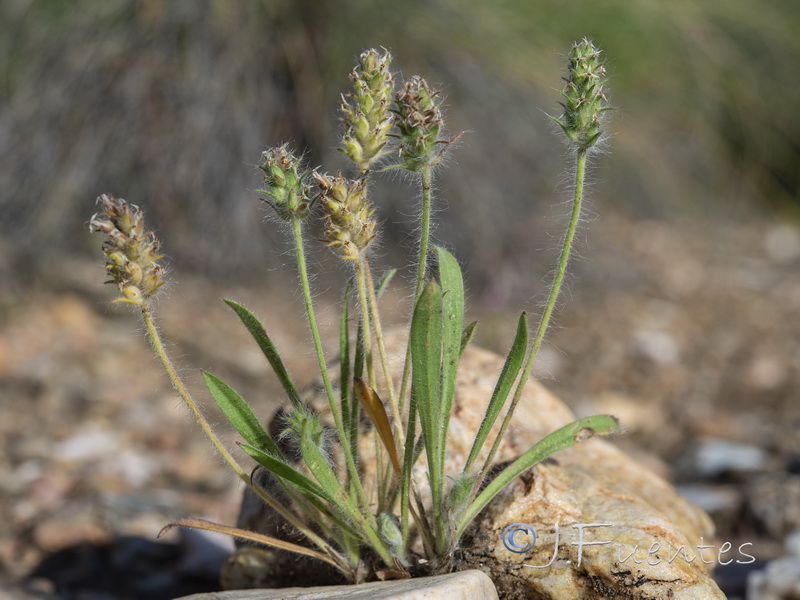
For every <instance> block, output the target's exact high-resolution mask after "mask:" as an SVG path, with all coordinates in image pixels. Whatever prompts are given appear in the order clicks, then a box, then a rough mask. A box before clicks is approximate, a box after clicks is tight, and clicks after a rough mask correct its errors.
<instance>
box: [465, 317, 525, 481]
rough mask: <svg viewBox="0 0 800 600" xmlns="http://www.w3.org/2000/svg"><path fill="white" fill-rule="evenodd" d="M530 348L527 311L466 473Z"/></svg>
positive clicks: (475, 443)
mask: <svg viewBox="0 0 800 600" xmlns="http://www.w3.org/2000/svg"><path fill="white" fill-rule="evenodd" d="M527 349H528V318H527V315H526V314H525V313H522V314H521V315H520V316H519V322H518V323H517V333H516V335H515V336H514V342H513V343H512V344H511V350H509V352H508V356H506V361H505V363H504V364H503V370H502V371H501V372H500V377H498V378H497V385H495V388H494V392H492V399H491V400H489V405H488V406H487V407H486V414H485V415H484V417H483V421H482V422H481V426H480V428H479V429H478V435H477V437H476V438H475V441H474V442H473V443H472V449H471V450H470V451H469V457H468V458H467V462H466V464H465V465H464V473H469V470H470V467H471V466H472V463H474V462H475V459H476V458H478V454H479V453H480V451H481V448H483V445H484V444H485V443H486V438H487V437H489V432H490V431H491V429H492V425H494V422H495V421H496V420H497V416H498V415H499V414H500V411H501V410H502V408H503V406H504V405H505V403H506V400H507V399H508V394H509V393H510V392H511V388H512V387H513V385H514V382H515V381H516V380H517V376H518V375H519V371H520V369H521V368H522V362H523V361H524V360H525V352H526V351H527Z"/></svg>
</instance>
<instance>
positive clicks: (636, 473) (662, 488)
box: [228, 339, 731, 600]
mask: <svg viewBox="0 0 800 600" xmlns="http://www.w3.org/2000/svg"><path fill="white" fill-rule="evenodd" d="M403 347H404V343H403V341H402V340H397V339H394V340H393V341H392V343H391V344H390V353H391V354H392V355H393V356H395V357H396V356H398V355H399V354H400V350H402V348H403ZM394 361H395V365H394V369H393V372H399V371H400V367H401V365H400V364H399V362H400V361H399V359H397V358H395V359H394ZM502 364H503V359H502V357H500V356H498V355H496V354H494V353H492V352H488V351H485V350H481V349H479V348H469V349H468V350H467V352H466V353H465V354H464V357H463V359H462V364H461V368H460V373H459V380H458V385H457V390H456V398H455V401H454V406H453V413H452V419H451V422H450V429H449V432H448V438H447V439H448V458H447V465H446V468H447V471H448V473H450V474H455V473H457V472H458V471H460V469H461V468H462V466H463V464H464V460H465V458H466V456H467V454H468V452H469V449H470V447H471V444H472V441H473V439H474V436H475V432H476V431H477V430H478V426H479V424H480V421H481V419H482V417H483V413H484V410H485V406H486V401H487V399H488V398H489V397H490V396H491V393H492V390H493V387H494V385H495V382H496V379H497V376H498V374H499V372H500V370H501V368H502ZM309 401H310V402H311V403H312V405H313V406H314V407H315V408H317V409H318V410H319V411H320V412H321V413H323V414H325V413H327V406H326V404H325V403H324V402H321V401H320V399H319V397H318V395H314V394H312V395H311V396H309ZM573 419H574V415H573V414H572V412H571V411H570V410H569V409H568V408H567V406H566V405H565V404H564V403H563V402H561V401H560V400H559V399H558V398H556V397H555V396H554V395H552V394H551V393H549V392H548V391H547V390H546V389H545V388H544V387H543V386H542V385H540V384H539V383H537V382H536V381H533V380H532V381H531V382H530V384H529V385H528V386H527V388H526V391H525V394H524V396H523V398H522V401H521V402H520V404H519V406H518V408H517V411H516V413H515V416H514V420H513V422H512V425H511V427H510V429H509V432H508V434H507V436H506V440H505V442H504V444H503V445H502V447H501V451H500V453H499V455H498V462H503V461H507V460H510V459H512V458H514V457H516V456H518V455H519V454H521V453H522V452H524V451H525V450H527V449H528V448H529V447H530V446H531V445H532V444H533V443H535V442H536V441H538V440H539V439H541V438H542V437H543V436H544V435H546V434H548V433H550V432H552V431H554V430H555V429H557V428H559V427H561V426H563V425H565V424H567V423H568V422H570V421H572V420H573ZM623 425H624V423H623ZM490 439H491V438H490ZM361 447H362V448H363V453H362V456H363V457H364V458H365V460H368V456H369V452H370V448H372V447H373V442H372V440H371V439H370V438H369V435H367V436H365V439H364V440H363V444H362V446H361ZM424 468H425V467H424V461H423V460H421V461H420V463H418V464H417V465H416V467H415V475H416V477H417V481H418V482H420V483H422V482H423V481H424V476H423V473H424ZM365 470H366V471H367V473H369V471H370V470H371V465H370V464H369V463H367V464H366V465H365ZM420 488H421V491H422V494H423V496H425V490H424V485H421V486H420ZM254 506H255V505H253V504H251V503H250V502H249V501H246V502H245V510H244V511H243V514H242V516H241V519H240V524H241V525H245V526H248V527H251V528H254V529H256V530H259V531H262V532H264V533H268V534H270V535H280V534H281V529H280V526H279V525H278V523H277V521H276V520H275V518H274V516H273V515H270V514H269V513H266V512H264V511H263V510H262V509H261V508H254ZM248 507H249V508H248ZM513 523H524V524H526V525H529V526H530V527H532V528H533V529H534V530H535V532H536V533H537V535H538V542H537V543H536V545H535V546H534V547H533V548H531V549H530V551H529V552H526V553H524V554H515V553H512V552H510V551H509V550H507V549H506V547H505V546H504V543H503V531H504V529H505V528H506V526H508V525H510V524H513ZM598 523H601V524H608V525H609V526H608V527H603V528H592V529H591V530H589V529H587V530H585V531H584V533H585V540H586V541H593V542H595V541H603V542H608V543H607V544H604V545H592V546H586V547H583V548H579V546H577V545H576V544H577V542H578V537H577V536H578V535H579V530H578V529H576V528H575V527H574V526H575V525H579V524H598ZM556 526H558V528H559V544H558V551H557V552H556V558H555V560H554V561H553V562H552V564H551V565H550V566H549V567H547V568H543V569H537V568H530V567H528V566H526V565H534V566H536V565H547V564H548V563H549V562H550V561H551V557H552V556H553V554H554V545H555V541H556V538H555V536H556V531H555V527H556ZM712 535H713V527H712V524H711V521H710V519H709V518H708V516H707V515H706V514H705V513H704V512H702V511H701V510H700V509H698V508H696V507H694V506H692V505H691V504H689V503H688V502H687V501H686V500H685V499H684V498H682V497H681V496H680V495H679V494H678V493H677V492H676V491H675V489H674V488H673V487H672V486H671V485H669V484H668V483H667V482H666V481H664V480H663V479H661V478H660V477H658V476H657V475H655V474H653V473H652V472H650V471H649V470H647V469H646V468H644V467H642V466H641V465H639V464H638V463H636V462H634V461H633V460H632V459H630V458H628V457H627V456H626V455H625V454H623V453H622V452H621V451H619V450H618V449H617V448H616V447H615V446H614V445H613V443H611V442H608V441H604V440H600V439H591V440H588V441H586V442H584V443H582V444H579V445H578V446H575V447H573V448H570V449H568V450H565V451H562V452H560V453H558V454H557V455H555V456H554V457H553V458H552V459H550V460H547V461H545V462H544V463H540V464H538V465H536V466H535V467H534V468H533V469H531V470H530V471H529V472H528V473H526V474H525V475H524V476H523V477H521V478H520V479H518V480H517V481H516V482H514V483H513V484H511V485H510V486H509V487H508V488H506V490H505V491H504V492H503V493H501V495H500V496H498V497H497V498H496V499H495V501H494V502H493V503H492V504H490V505H489V506H488V507H487V509H486V510H485V511H484V513H482V515H481V516H479V518H478V519H477V520H476V522H475V523H474V527H472V528H471V529H470V530H468V532H467V535H466V536H465V538H464V539H462V547H461V548H460V549H458V550H457V552H456V555H455V557H454V561H455V562H454V568H455V569H468V568H476V569H480V570H482V571H484V572H486V573H487V574H488V575H489V576H490V577H491V579H492V580H493V581H494V582H495V584H496V585H497V587H498V592H499V595H500V597H501V598H534V599H541V600H561V599H564V600H567V599H569V600H578V599H584V598H585V599H587V600H588V599H592V600H595V599H598V598H629V599H642V600H644V599H645V598H648V599H660V598H665V599H666V598H672V599H706V598H708V599H711V598H724V595H723V594H722V592H720V590H719V589H718V588H717V586H716V585H715V584H714V583H713V581H712V580H711V578H710V576H709V574H708V568H709V565H708V564H704V562H703V560H705V561H707V562H709V563H711V562H714V561H715V560H716V555H715V553H716V547H715V548H714V549H706V550H704V555H703V556H702V557H697V555H698V551H697V549H696V546H697V545H698V544H699V545H702V544H704V543H705V544H706V545H711V544H713V541H711V538H712ZM521 539H522V538H520V537H518V538H517V541H519V540H521ZM656 544H657V545H658V546H655V545H656ZM681 547H684V548H685V550H684V553H683V554H681V555H679V556H677V557H676V556H675V555H676V553H677V552H678V549H680V548H681ZM579 549H580V550H581V551H580V552H579ZM650 550H652V551H651V552H650V553H649V554H648V551H650ZM631 555H632V556H631ZM265 556H270V558H269V559H268V560H267V562H268V563H269V564H270V565H271V566H270V567H268V568H269V569H271V570H272V573H273V574H275V573H276V572H281V571H282V568H283V566H285V565H288V564H289V563H288V562H287V561H289V560H290V559H288V558H286V559H284V558H281V557H279V556H275V554H274V553H272V552H270V551H266V552H265ZM730 557H731V555H726V558H730ZM670 559H672V560H670ZM689 559H692V560H689ZM712 559H713V560H712ZM637 561H638V562H637ZM295 563H296V559H295ZM251 566H252V565H251ZM262 574H263V572H262ZM228 576H229V581H233V580H234V579H235V574H233V573H231V572H230V570H229V571H228Z"/></svg>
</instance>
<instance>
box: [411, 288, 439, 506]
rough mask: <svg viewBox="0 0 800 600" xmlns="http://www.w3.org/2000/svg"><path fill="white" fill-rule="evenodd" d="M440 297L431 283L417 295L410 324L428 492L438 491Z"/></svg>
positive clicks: (413, 386)
mask: <svg viewBox="0 0 800 600" xmlns="http://www.w3.org/2000/svg"><path fill="white" fill-rule="evenodd" d="M441 365H442V294H441V292H440V290H439V286H438V284H437V283H436V281H433V280H431V281H430V282H429V283H428V285H427V286H425V288H424V289H423V291H422V294H420V297H419V299H418V300H417V306H416V309H415V310H414V318H413V319H412V321H411V367H412V371H411V373H412V377H411V393H412V394H413V397H414V399H415V400H416V403H417V413H418V414H419V422H420V426H421V428H422V436H423V438H424V440H425V449H426V451H427V454H428V478H429V480H430V485H431V492H432V493H433V494H436V493H437V490H439V491H441V476H442V473H441V472H439V464H440V461H439V454H440V452H441V451H443V449H442V448H440V446H439V442H440V440H441V436H440V435H439V426H440V424H441V422H440V415H441V404H442V392H441Z"/></svg>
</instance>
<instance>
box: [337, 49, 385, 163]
mask: <svg viewBox="0 0 800 600" xmlns="http://www.w3.org/2000/svg"><path fill="white" fill-rule="evenodd" d="M391 61H392V55H391V54H389V52H388V51H384V52H383V54H381V53H379V52H378V51H377V50H367V51H366V52H363V53H362V54H361V56H360V57H359V61H358V65H356V67H355V68H354V69H353V71H352V73H350V80H351V81H352V82H353V93H351V94H347V95H346V96H343V97H342V114H343V117H342V120H343V121H344V122H345V123H346V124H347V129H346V131H345V133H344V137H343V138H342V146H343V147H342V148H341V150H342V152H344V154H345V155H347V157H348V158H350V160H352V161H353V162H354V163H356V164H357V165H359V167H360V169H361V171H362V173H363V172H365V171H366V170H367V169H368V168H369V166H370V165H371V164H372V163H374V162H376V161H378V160H380V158H381V157H382V156H383V155H384V154H386V150H385V146H386V143H387V142H388V140H389V130H390V129H391V128H392V118H391V115H390V112H389V110H390V108H391V102H392V93H393V91H394V75H392V72H391V71H390V70H389V65H390V63H391Z"/></svg>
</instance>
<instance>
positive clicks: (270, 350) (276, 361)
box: [224, 299, 301, 406]
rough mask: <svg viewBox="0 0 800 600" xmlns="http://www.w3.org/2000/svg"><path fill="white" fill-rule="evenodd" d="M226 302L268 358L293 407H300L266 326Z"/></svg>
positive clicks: (229, 302) (240, 308) (232, 302)
mask: <svg viewBox="0 0 800 600" xmlns="http://www.w3.org/2000/svg"><path fill="white" fill-rule="evenodd" d="M224 302H225V304H227V305H228V306H230V307H231V308H232V309H233V311H234V312H235V313H236V315H237V316H238V317H239V319H241V321H242V323H244V326H245V327H246V328H247V331H249V332H250V335H252V336H253V339H254V340H255V341H256V343H257V344H258V347H259V348H261V351H262V352H263V353H264V356H266V358H267V360H268V361H269V364H270V365H271V366H272V370H273V371H275V375H277V377H278V380H279V381H280V382H281V385H282V386H283V389H284V390H285V391H286V395H287V396H288V397H289V400H290V401H291V402H292V404H293V405H295V406H299V405H300V404H301V402H300V395H299V394H298V393H297V388H296V387H295V385H294V383H293V382H292V378H291V377H290V376H289V373H288V371H286V367H285V366H284V365H283V360H281V357H280V354H278V350H277V349H276V348H275V344H273V343H272V340H271V339H270V337H269V336H268V335H267V332H266V330H265V329H264V326H263V325H262V324H261V321H259V320H258V317H256V316H255V315H254V314H253V313H252V312H250V311H249V310H248V309H247V308H245V307H244V306H242V305H241V304H238V303H236V302H234V301H233V300H227V299H226V300H224Z"/></svg>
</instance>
